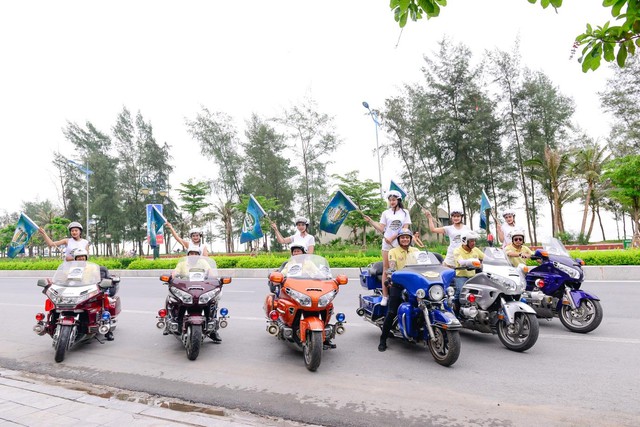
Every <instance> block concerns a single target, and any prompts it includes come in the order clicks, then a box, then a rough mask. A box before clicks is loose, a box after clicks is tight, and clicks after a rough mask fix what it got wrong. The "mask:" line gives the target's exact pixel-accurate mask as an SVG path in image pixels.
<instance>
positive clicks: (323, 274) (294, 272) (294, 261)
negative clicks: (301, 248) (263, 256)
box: [282, 254, 333, 280]
mask: <svg viewBox="0 0 640 427" xmlns="http://www.w3.org/2000/svg"><path fill="white" fill-rule="evenodd" d="M282 274H284V275H285V276H286V277H295V278H296V279H316V280H328V279H331V278H332V277H333V276H332V275H331V269H330V268H329V263H328V262H327V260H326V259H325V258H323V257H321V256H319V255H311V254H304V255H296V256H292V257H291V258H289V261H287V264H286V265H285V266H284V268H283V269H282Z"/></svg>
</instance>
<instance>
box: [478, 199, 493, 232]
mask: <svg viewBox="0 0 640 427" xmlns="http://www.w3.org/2000/svg"><path fill="white" fill-rule="evenodd" d="M489 209H491V203H490V202H489V198H488V197H487V193H485V192H484V190H482V199H480V228H483V229H485V230H487V231H489V223H488V221H487V211H488V210H489Z"/></svg>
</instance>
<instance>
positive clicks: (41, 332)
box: [33, 323, 47, 336]
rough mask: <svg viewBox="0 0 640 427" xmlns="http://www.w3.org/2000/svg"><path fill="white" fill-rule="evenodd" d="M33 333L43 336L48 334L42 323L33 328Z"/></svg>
mask: <svg viewBox="0 0 640 427" xmlns="http://www.w3.org/2000/svg"><path fill="white" fill-rule="evenodd" d="M33 332H35V333H36V334H38V335H40V336H42V335H44V334H46V333H47V331H46V330H45V328H44V325H43V324H42V323H38V324H37V325H35V326H34V327H33Z"/></svg>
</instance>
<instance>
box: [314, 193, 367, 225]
mask: <svg viewBox="0 0 640 427" xmlns="http://www.w3.org/2000/svg"><path fill="white" fill-rule="evenodd" d="M357 209H358V207H357V206H356V204H355V203H353V202H352V201H351V199H350V198H349V197H348V196H347V195H346V194H344V193H343V192H342V190H338V191H337V192H336V194H335V195H334V196H333V199H331V201H330V202H329V204H328V205H327V207H326V208H325V209H324V212H323V213H322V217H321V218H320V230H322V231H326V232H327V233H331V234H336V233H337V232H338V229H339V228H340V226H341V225H342V223H343V222H344V220H345V219H346V218H347V215H349V212H351V211H355V210H357Z"/></svg>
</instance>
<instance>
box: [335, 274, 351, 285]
mask: <svg viewBox="0 0 640 427" xmlns="http://www.w3.org/2000/svg"><path fill="white" fill-rule="evenodd" d="M336 283H337V284H338V285H346V284H347V283H349V278H348V277H347V276H346V275H345V274H338V276H336Z"/></svg>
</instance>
